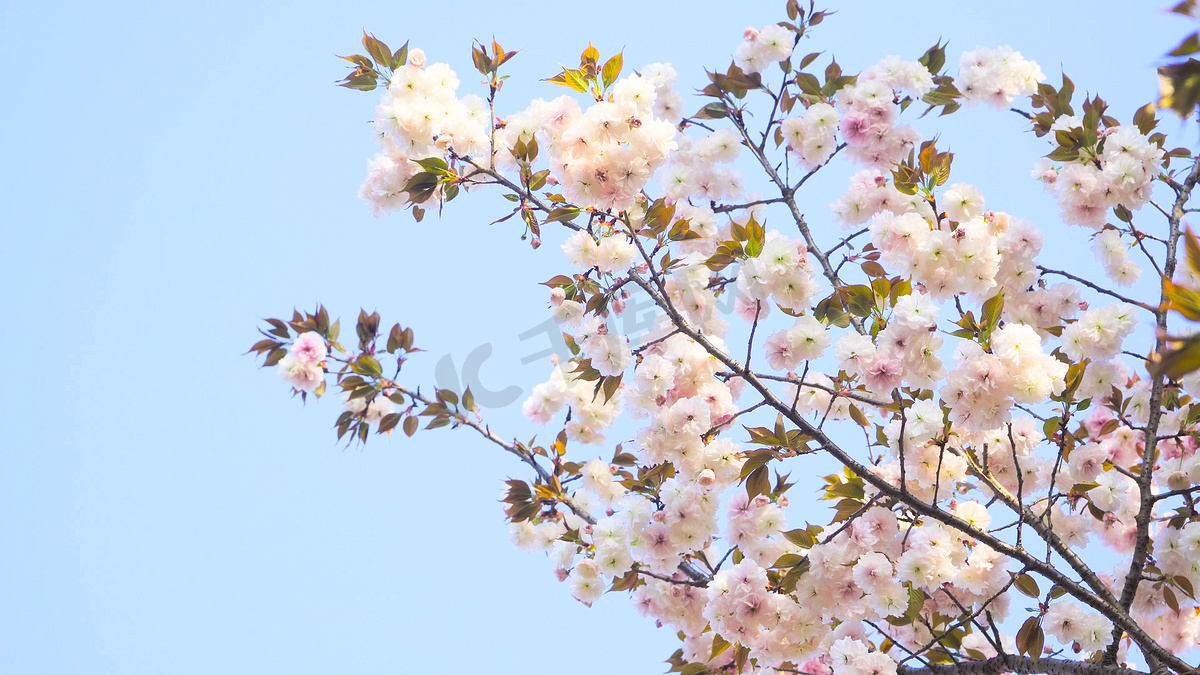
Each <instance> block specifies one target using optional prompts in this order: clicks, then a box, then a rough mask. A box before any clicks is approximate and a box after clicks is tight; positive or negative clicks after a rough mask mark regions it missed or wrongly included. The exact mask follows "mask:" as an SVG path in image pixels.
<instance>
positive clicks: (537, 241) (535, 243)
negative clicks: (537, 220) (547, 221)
mask: <svg viewBox="0 0 1200 675" xmlns="http://www.w3.org/2000/svg"><path fill="white" fill-rule="evenodd" d="M529 245H530V246H531V247H533V250H535V251H536V250H538V249H539V248H541V247H542V240H541V239H540V238H538V237H534V238H533V241H531V242H529Z"/></svg>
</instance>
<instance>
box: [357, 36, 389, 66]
mask: <svg viewBox="0 0 1200 675" xmlns="http://www.w3.org/2000/svg"><path fill="white" fill-rule="evenodd" d="M363 46H364V47H366V48H367V53H368V54H370V55H371V58H372V59H375V63H378V64H379V65H381V66H383V67H385V68H391V67H392V50H391V49H388V46H387V45H385V44H384V43H383V42H382V41H380V40H377V39H375V36H374V35H368V34H367V31H365V30H364V31H363Z"/></svg>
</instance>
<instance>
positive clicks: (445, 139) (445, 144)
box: [433, 134, 454, 152]
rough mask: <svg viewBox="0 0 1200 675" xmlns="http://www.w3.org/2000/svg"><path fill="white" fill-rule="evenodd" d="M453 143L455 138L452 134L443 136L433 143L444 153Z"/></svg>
mask: <svg viewBox="0 0 1200 675" xmlns="http://www.w3.org/2000/svg"><path fill="white" fill-rule="evenodd" d="M452 142H454V137H453V136H451V135H450V134H442V135H440V136H438V137H437V138H436V139H435V140H434V141H433V143H434V145H436V146H437V149H438V150H441V151H442V152H445V151H447V150H449V149H450V144H451V143H452Z"/></svg>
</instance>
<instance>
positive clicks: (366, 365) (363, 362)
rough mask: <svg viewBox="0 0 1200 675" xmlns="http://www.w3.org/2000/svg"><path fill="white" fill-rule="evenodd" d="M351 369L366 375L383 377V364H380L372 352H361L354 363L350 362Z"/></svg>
mask: <svg viewBox="0 0 1200 675" xmlns="http://www.w3.org/2000/svg"><path fill="white" fill-rule="evenodd" d="M350 369H351V370H353V371H354V372H356V373H358V374H359V375H362V376H364V377H381V376H382V375H383V366H380V365H379V361H376V360H375V357H374V356H371V355H370V354H361V355H359V357H358V358H357V359H355V360H354V363H351V364H350Z"/></svg>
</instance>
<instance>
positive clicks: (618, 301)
mask: <svg viewBox="0 0 1200 675" xmlns="http://www.w3.org/2000/svg"><path fill="white" fill-rule="evenodd" d="M608 306H609V307H611V308H612V311H613V313H614V314H620V313H621V312H624V311H625V298H620V297H617V298H613V301H612V302H611V303H609V305H608Z"/></svg>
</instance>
